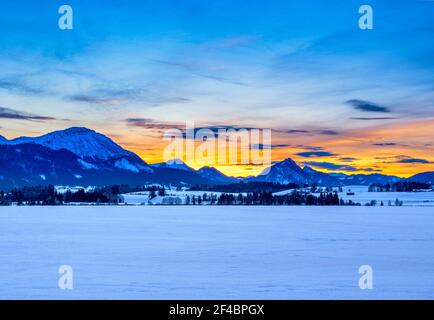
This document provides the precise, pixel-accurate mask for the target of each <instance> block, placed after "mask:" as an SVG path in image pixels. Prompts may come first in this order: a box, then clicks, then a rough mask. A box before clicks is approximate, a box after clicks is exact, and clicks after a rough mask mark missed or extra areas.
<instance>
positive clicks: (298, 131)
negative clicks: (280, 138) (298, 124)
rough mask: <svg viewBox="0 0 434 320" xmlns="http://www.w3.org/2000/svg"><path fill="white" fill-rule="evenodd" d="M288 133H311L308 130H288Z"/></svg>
mask: <svg viewBox="0 0 434 320" xmlns="http://www.w3.org/2000/svg"><path fill="white" fill-rule="evenodd" d="M285 132H286V133H309V131H307V130H286V131H285Z"/></svg>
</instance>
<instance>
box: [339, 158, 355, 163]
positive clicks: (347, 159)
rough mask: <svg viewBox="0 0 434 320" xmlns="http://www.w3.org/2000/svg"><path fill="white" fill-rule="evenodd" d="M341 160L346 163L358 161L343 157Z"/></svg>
mask: <svg viewBox="0 0 434 320" xmlns="http://www.w3.org/2000/svg"><path fill="white" fill-rule="evenodd" d="M339 160H341V161H345V162H353V161H356V160H358V159H357V158H352V157H343V158H339Z"/></svg>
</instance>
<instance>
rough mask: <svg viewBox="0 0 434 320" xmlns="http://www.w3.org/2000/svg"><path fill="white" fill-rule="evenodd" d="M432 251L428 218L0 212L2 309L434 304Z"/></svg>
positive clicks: (364, 210) (204, 210) (377, 210)
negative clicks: (93, 304) (70, 274)
mask: <svg viewBox="0 0 434 320" xmlns="http://www.w3.org/2000/svg"><path fill="white" fill-rule="evenodd" d="M433 247H434V210H433V209H432V208H426V207H413V208H405V207H327V208H325V207H217V206H213V207H209V206H208V207H191V206H190V207H161V206H160V207H151V206H143V207H137V206H130V207H128V206H119V207H115V206H114V207H67V206H64V207H1V208H0V255H1V263H0V298H3V299H14V298H15V299H17V298H20V299H45V298H48V299H75V298H78V299H98V298H103V299H105V298H118V299H127V298H131V299H219V298H221V299H313V298H318V299H325V298H332V299H386V298H387V299H389V298H406V299H415V298H422V299H433V298H434V250H433ZM65 264H66V265H71V266H72V268H73V271H74V289H73V290H69V291H68V290H66V291H64V290H60V289H58V277H59V275H58V273H57V272H58V268H59V266H61V265H65ZM366 264H368V265H371V266H372V268H373V270H374V289H373V290H361V289H359V287H358V280H359V274H358V269H359V266H361V265H366Z"/></svg>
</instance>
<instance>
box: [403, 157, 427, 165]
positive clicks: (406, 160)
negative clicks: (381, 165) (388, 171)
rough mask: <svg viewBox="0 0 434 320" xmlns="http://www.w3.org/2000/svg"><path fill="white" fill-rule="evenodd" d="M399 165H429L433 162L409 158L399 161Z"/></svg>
mask: <svg viewBox="0 0 434 320" xmlns="http://www.w3.org/2000/svg"><path fill="white" fill-rule="evenodd" d="M397 163H421V164H428V163H432V162H431V161H428V160H426V159H418V158H408V159H401V160H398V161H397Z"/></svg>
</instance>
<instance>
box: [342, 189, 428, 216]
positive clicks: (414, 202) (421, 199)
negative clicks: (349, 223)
mask: <svg viewBox="0 0 434 320" xmlns="http://www.w3.org/2000/svg"><path fill="white" fill-rule="evenodd" d="M350 190H351V192H354V193H355V194H354V195H353V196H351V195H347V192H348V191H350ZM339 197H340V198H342V199H344V200H345V201H348V200H352V201H353V202H358V203H360V204H366V203H369V202H370V201H371V200H376V201H377V205H380V203H381V202H383V204H384V205H385V206H387V205H388V202H389V201H391V202H392V205H394V203H395V200H396V199H398V200H399V201H402V202H403V203H402V205H403V206H431V207H434V192H433V191H429V192H424V191H421V192H368V186H346V187H343V192H342V193H339ZM433 213H434V209H433Z"/></svg>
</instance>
